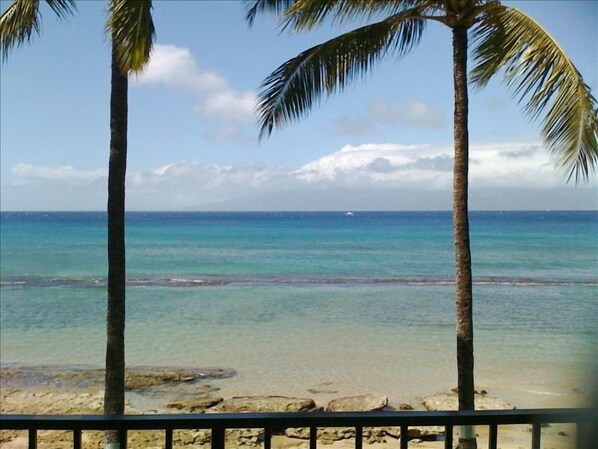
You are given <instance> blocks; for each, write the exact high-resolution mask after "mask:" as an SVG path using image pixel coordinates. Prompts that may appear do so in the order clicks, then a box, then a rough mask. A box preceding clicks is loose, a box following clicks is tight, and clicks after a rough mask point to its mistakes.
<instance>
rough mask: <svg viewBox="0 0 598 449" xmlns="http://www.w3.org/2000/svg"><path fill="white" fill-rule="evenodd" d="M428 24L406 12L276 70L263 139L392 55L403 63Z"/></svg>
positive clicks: (263, 99) (266, 100)
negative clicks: (324, 96)
mask: <svg viewBox="0 0 598 449" xmlns="http://www.w3.org/2000/svg"><path fill="white" fill-rule="evenodd" d="M424 27H425V21H424V20H422V19H421V18H420V17H419V16H418V14H417V11H405V12H403V13H401V14H397V15H394V16H391V17H389V18H387V19H385V20H383V21H381V22H378V23H375V24H371V25H367V26H364V27H361V28H357V29H355V30H353V31H350V32H348V33H345V34H343V35H341V36H338V37H336V38H334V39H332V40H329V41H328V42H325V43H323V44H320V45H317V46H315V47H312V48H310V49H308V50H306V51H304V52H303V53H300V54H299V55H297V56H296V57H294V58H293V59H290V60H289V61H287V62H285V63H284V64H282V65H281V66H280V67H278V69H276V70H275V71H274V72H273V73H272V74H271V75H270V76H269V77H268V78H266V80H265V81H264V83H263V85H262V92H261V93H260V95H259V104H258V113H259V124H260V138H262V137H263V136H265V135H269V134H271V132H272V130H273V128H274V127H275V126H281V125H283V124H286V123H288V122H291V121H293V120H297V119H299V118H300V117H301V116H303V115H305V114H306V113H307V111H308V110H309V109H310V108H311V107H312V106H313V105H314V104H315V103H316V102H317V101H318V100H319V99H320V98H321V97H322V95H324V94H327V95H330V94H332V93H334V92H336V91H340V90H342V89H343V88H344V87H345V86H346V85H347V83H348V82H349V81H351V80H352V79H354V78H355V77H356V76H358V75H363V74H366V73H367V72H368V71H369V69H370V67H371V66H372V64H373V63H375V62H377V61H378V60H380V59H381V58H382V57H383V56H384V55H385V54H386V53H387V52H388V51H389V50H395V51H396V52H397V55H398V56H399V57H401V56H403V55H404V54H406V53H407V52H408V51H409V50H411V49H412V48H413V47H414V46H415V45H416V44H417V43H418V42H419V40H420V38H421V35H422V33H423V31H424Z"/></svg>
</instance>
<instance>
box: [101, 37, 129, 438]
mask: <svg viewBox="0 0 598 449" xmlns="http://www.w3.org/2000/svg"><path fill="white" fill-rule="evenodd" d="M127 94H128V81H127V75H126V74H123V73H122V72H121V70H120V67H119V64H118V62H117V59H116V53H115V49H114V47H113V49H112V87H111V96H110V164H109V169H108V310H107V317H106V333H107V344H106V380H105V393H104V414H106V415H114V414H123V413H124V406H125V287H126V285H125V284H126V267H125V173H126V169H127V110H128V106H127ZM105 438H106V447H110V448H117V447H119V446H118V440H119V439H118V433H117V432H106V436H105ZM121 449H124V448H121Z"/></svg>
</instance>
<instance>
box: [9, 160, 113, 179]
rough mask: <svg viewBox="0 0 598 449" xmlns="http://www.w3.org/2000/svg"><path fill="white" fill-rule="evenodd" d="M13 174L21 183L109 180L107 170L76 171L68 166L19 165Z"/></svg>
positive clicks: (12, 171)
mask: <svg viewBox="0 0 598 449" xmlns="http://www.w3.org/2000/svg"><path fill="white" fill-rule="evenodd" d="M11 173H12V174H13V175H15V176H16V177H17V179H19V180H20V181H21V182H27V181H30V182H31V181H33V182H36V181H50V182H64V183H87V182H94V181H97V180H101V179H104V178H106V179H107V173H108V172H107V170H106V169H97V170H76V169H75V168H74V167H72V166H70V165H68V166H65V167H38V166H35V165H30V164H17V165H16V166H15V167H13V168H12V170H11Z"/></svg>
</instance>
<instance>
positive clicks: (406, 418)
mask: <svg viewBox="0 0 598 449" xmlns="http://www.w3.org/2000/svg"><path fill="white" fill-rule="evenodd" d="M597 419H598V409H596V408H587V409H533V410H482V411H459V412H423V411H407V412H375V413H353V412H337V413H328V412H314V413H234V414H230V413H218V414H216V413H214V414H178V415H121V416H104V415H2V416H0V430H27V431H28V433H29V435H28V436H29V443H28V447H29V449H36V448H37V433H38V431H40V430H66V431H71V432H73V448H74V449H80V448H81V434H82V432H83V431H89V430H100V431H102V430H114V431H118V432H119V435H120V440H121V445H120V447H121V448H125V447H126V443H127V432H128V431H130V430H131V431H132V430H161V431H164V448H165V449H172V447H173V431H174V430H185V429H210V430H211V448H212V449H224V447H225V431H226V430H228V429H263V446H264V449H271V438H272V433H273V430H275V431H278V430H280V429H287V428H297V427H303V428H309V429H310V438H309V446H310V449H316V448H317V430H318V428H326V427H349V428H354V429H355V449H362V447H363V429H364V428H366V427H372V428H378V427H396V428H400V435H401V438H400V448H401V449H407V447H408V438H406V437H405V436H407V435H408V430H409V428H410V427H415V426H417V427H424V426H425V427H427V426H435V427H438V426H439V427H443V428H444V447H445V449H452V447H453V429H454V427H457V426H472V425H475V426H487V427H488V429H489V432H488V435H489V436H488V448H489V449H496V448H497V444H498V429H499V426H502V425H512V424H529V425H530V426H531V428H532V435H531V449H540V447H541V446H540V441H541V436H542V427H543V426H544V425H545V424H556V423H572V424H575V425H576V429H577V432H576V434H577V435H576V442H577V443H576V448H577V449H596V448H594V447H593V446H592V444H593V443H594V442H595V441H592V437H593V435H592V432H593V431H594V432H595V431H596V428H595V426H596V425H597Z"/></svg>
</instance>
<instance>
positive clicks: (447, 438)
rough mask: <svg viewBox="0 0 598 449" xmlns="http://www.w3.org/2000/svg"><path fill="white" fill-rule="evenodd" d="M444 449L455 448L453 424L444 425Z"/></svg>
mask: <svg viewBox="0 0 598 449" xmlns="http://www.w3.org/2000/svg"><path fill="white" fill-rule="evenodd" d="M444 449H453V426H452V425H450V424H447V425H446V426H444Z"/></svg>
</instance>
